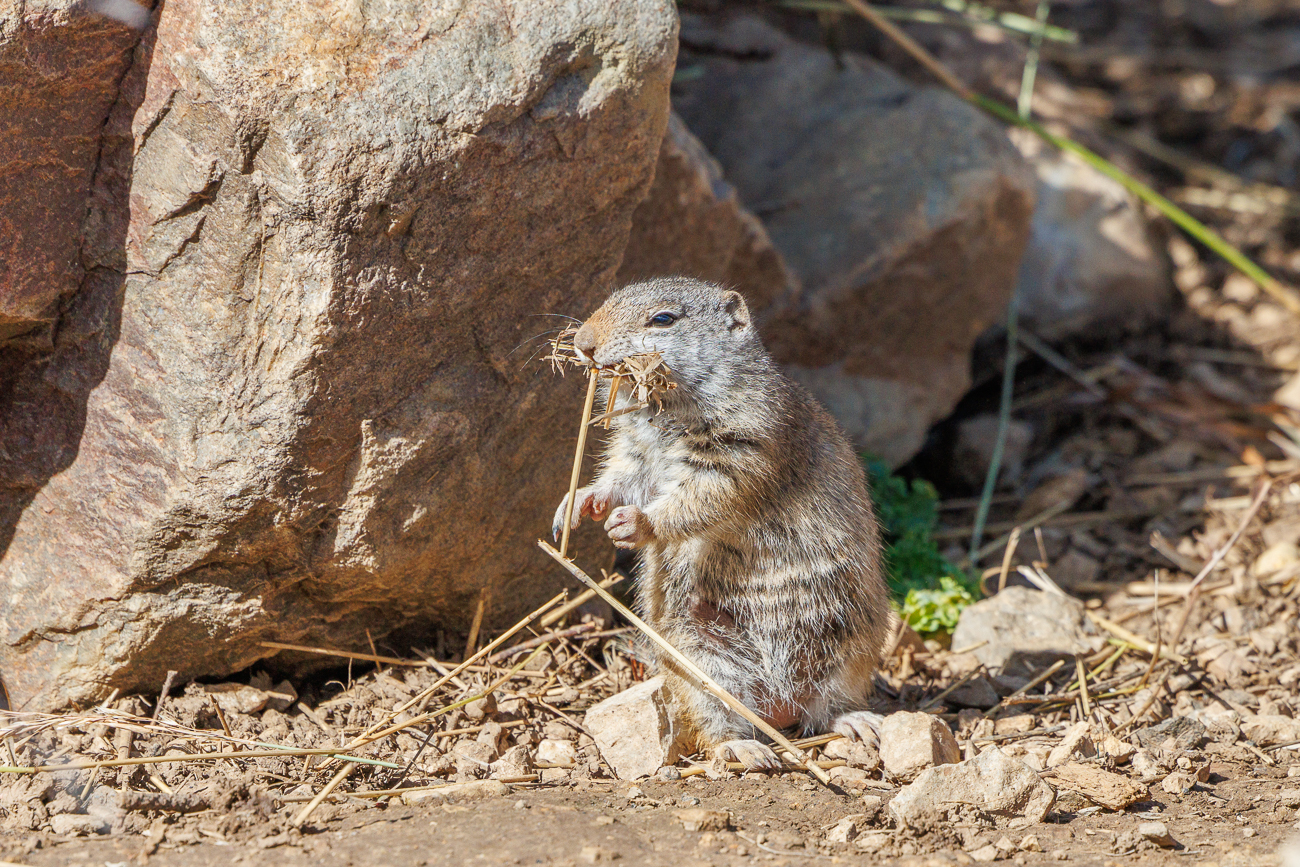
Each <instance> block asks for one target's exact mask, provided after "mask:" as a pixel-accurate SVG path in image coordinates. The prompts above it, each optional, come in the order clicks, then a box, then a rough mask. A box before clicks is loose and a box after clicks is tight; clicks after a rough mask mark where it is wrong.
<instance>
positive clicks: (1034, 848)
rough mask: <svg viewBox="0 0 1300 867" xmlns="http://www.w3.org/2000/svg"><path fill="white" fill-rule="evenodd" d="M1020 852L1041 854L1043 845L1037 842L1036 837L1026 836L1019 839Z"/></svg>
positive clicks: (1032, 835) (1033, 835)
mask: <svg viewBox="0 0 1300 867" xmlns="http://www.w3.org/2000/svg"><path fill="white" fill-rule="evenodd" d="M1020 850H1021V851H1022V852H1041V851H1043V844H1042V843H1039V842H1038V837H1037V835H1035V834H1026V835H1025V836H1024V837H1022V838H1020Z"/></svg>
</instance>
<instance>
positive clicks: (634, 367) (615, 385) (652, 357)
mask: <svg viewBox="0 0 1300 867" xmlns="http://www.w3.org/2000/svg"><path fill="white" fill-rule="evenodd" d="M577 333H578V329H577V327H576V326H570V327H569V328H566V329H565V330H564V331H561V332H560V333H559V335H557V336H556V337H555V339H553V340H552V341H551V354H550V355H547V356H546V360H547V361H549V362H551V366H552V367H553V368H554V369H555V370H557V371H558V372H559V373H560V374H561V375H563V373H564V371H565V369H566V368H567V367H568V366H570V365H572V366H575V367H583V368H590V367H592V365H591V364H590V363H589V362H586V361H583V360H582V358H580V357H579V355H578V351H577V350H576V349H575V348H574V346H573V337H574V335H575V334H577ZM595 369H596V371H597V372H598V375H599V377H600V378H601V379H609V380H613V381H612V382H611V383H610V387H609V401H608V403H607V404H606V405H605V412H604V413H602V414H601V415H599V416H597V417H596V418H594V419H592V420H591V421H590V422H589V424H604V426H605V429H606V430H608V429H609V422H610V420H611V419H614V418H616V417H618V416H620V415H623V414H625V413H629V412H636V411H637V410H642V409H646V408H647V407H649V406H651V405H652V404H653V405H654V407H655V410H656V412H657V411H659V410H662V409H663V398H664V395H666V394H667V393H668V392H670V391H672V390H673V389H675V388H676V387H677V383H675V382H673V378H672V373H673V372H672V368H670V367H669V366H668V364H667V362H665V361H664V358H663V355H662V354H660V353H658V352H643V353H640V354H638V355H629V356H628V357H627V358H625V359H623V360H622V361H620V362H618V363H617V364H610V365H605V366H603V367H596V368H595ZM624 381H627V382H629V384H630V388H631V390H632V397H633V398H635V401H636V402H635V403H634V404H632V405H630V406H626V407H624V408H623V409H614V401H615V399H616V398H617V396H618V390H619V389H620V388H622V387H623V384H624Z"/></svg>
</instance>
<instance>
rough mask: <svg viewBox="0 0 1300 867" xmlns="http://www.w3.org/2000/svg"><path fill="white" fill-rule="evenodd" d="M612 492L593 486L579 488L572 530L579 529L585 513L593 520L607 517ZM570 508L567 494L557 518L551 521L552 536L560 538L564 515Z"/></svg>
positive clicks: (574, 504)
mask: <svg viewBox="0 0 1300 867" xmlns="http://www.w3.org/2000/svg"><path fill="white" fill-rule="evenodd" d="M610 496H611V495H610V492H609V491H602V490H598V489H596V488H594V487H592V486H590V485H589V486H587V487H585V488H579V489H578V495H577V496H576V497H574V501H573V521H572V522H571V523H570V524H569V529H570V530H576V529H578V524H580V523H582V517H583V516H584V515H586V516H588V517H590V518H591V519H592V520H593V521H599V520H601V519H602V518H604V517H605V514H606V513H607V512H608V511H609V501H610ZM568 510H569V495H568V494H565V495H564V499H562V500H560V507H559V508H558V509H556V510H555V518H554V520H552V521H551V538H553V539H556V540H558V539H559V538H560V533H561V531H562V530H563V529H564V516H565V513H567V512H568Z"/></svg>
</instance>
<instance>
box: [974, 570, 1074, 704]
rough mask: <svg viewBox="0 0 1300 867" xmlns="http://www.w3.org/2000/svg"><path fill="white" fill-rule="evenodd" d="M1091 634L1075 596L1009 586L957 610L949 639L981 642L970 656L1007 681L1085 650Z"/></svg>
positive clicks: (1020, 677) (1031, 673) (1040, 669)
mask: <svg viewBox="0 0 1300 867" xmlns="http://www.w3.org/2000/svg"><path fill="white" fill-rule="evenodd" d="M1096 633H1097V630H1096V628H1095V627H1094V626H1093V625H1092V623H1091V622H1090V621H1089V620H1088V618H1087V615H1086V614H1085V611H1084V607H1083V603H1082V602H1080V601H1079V600H1077V599H1072V598H1070V597H1068V596H1062V595H1059V594H1056V593H1044V592H1043V591H1041V590H1031V589H1029V588H1028V587H1008V588H1007V589H1005V590H1003V591H1002V592H1001V593H999V594H997V595H996V596H994V597H993V598H991V599H982V600H980V601H979V602H976V603H975V604H974V605H971V606H969V607H967V608H966V609H965V610H964V611H962V613H961V619H960V620H958V621H957V629H956V630H954V631H953V634H952V643H953V646H954V647H972V646H974V645H980V646H979V647H977V648H976V649H975V650H974V651H973V653H974V654H975V657H976V658H977V659H978V660H979V661H980V662H982V663H983V664H984V665H985V666H986V667H987V668H988V669H989V670H990V671H992V672H993V673H994V674H997V675H1000V676H1001V677H1002V681H1001V682H1003V683H1010V682H1013V681H1014V680H1016V679H1025V680H1028V679H1029V678H1032V677H1033V676H1034V675H1036V674H1038V673H1039V672H1040V671H1042V670H1043V669H1044V668H1046V667H1047V666H1049V665H1051V664H1052V663H1053V662H1055V661H1056V660H1058V659H1073V658H1074V657H1075V656H1077V655H1078V654H1081V653H1088V652H1090V651H1091V650H1092V648H1093V643H1094V638H1095V636H1096ZM981 642H987V643H986V644H980V643H981Z"/></svg>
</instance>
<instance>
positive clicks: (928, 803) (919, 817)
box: [889, 747, 1055, 830]
mask: <svg viewBox="0 0 1300 867" xmlns="http://www.w3.org/2000/svg"><path fill="white" fill-rule="evenodd" d="M1054 801H1055V794H1054V793H1053V792H1052V787H1051V786H1049V785H1048V784H1047V783H1045V782H1043V781H1042V780H1041V779H1039V776H1038V774H1037V773H1035V772H1034V770H1033V769H1032V768H1030V767H1029V766H1028V765H1026V764H1025V763H1024V762H1021V761H1017V760H1016V759H1013V758H1011V757H1010V756H1008V755H1007V754H1006V753H1004V752H1002V751H1001V750H1000V749H998V748H997V747H990V748H989V749H987V750H985V751H984V752H982V753H980V754H979V755H978V756H976V757H975V758H973V759H967V760H966V761H964V762H960V763H958V764H955V765H939V766H937V767H934V768H930V769H929V770H926V771H922V772H921V775H920V776H918V777H917V778H916V780H915V782H913V783H911V784H910V785H908V786H905V787H904V788H903V790H902V791H900V792H899V793H898V794H897V795H896V796H895V797H894V799H893V800H892V801H890V802H889V812H890V813H891V814H892V815H893V817H894V819H895V820H897V822H898V823H899V824H900V825H905V826H907V827H910V828H915V829H917V830H925V829H928V828H932V827H934V826H935V825H936V824H937V823H939V822H942V821H945V819H946V818H947V817H948V816H949V814H950V813H954V812H960V811H962V810H963V809H968V808H969V807H974V808H975V809H977V810H979V811H980V812H982V813H986V814H989V815H992V816H997V817H1005V818H1010V817H1015V816H1023V817H1024V818H1025V819H1027V820H1029V822H1030V823H1031V824H1032V823H1036V822H1041V821H1043V818H1044V817H1046V816H1047V811H1048V810H1050V809H1051V808H1052V803H1053V802H1054Z"/></svg>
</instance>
